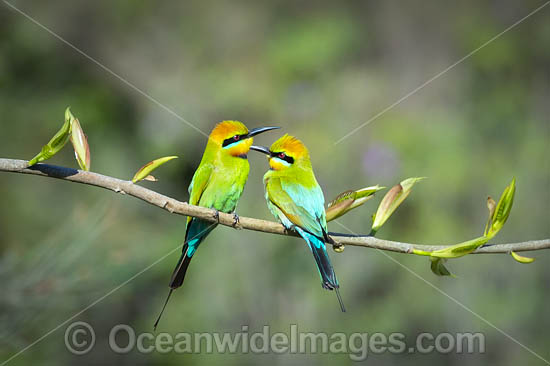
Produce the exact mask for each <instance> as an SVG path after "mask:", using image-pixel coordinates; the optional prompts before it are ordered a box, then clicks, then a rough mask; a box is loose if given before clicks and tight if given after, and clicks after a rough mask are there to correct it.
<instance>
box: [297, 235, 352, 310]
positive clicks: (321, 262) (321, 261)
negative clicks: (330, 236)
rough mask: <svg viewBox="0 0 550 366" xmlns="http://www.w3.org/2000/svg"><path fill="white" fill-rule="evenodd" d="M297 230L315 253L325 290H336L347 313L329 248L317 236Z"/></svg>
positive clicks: (342, 307) (339, 300)
mask: <svg viewBox="0 0 550 366" xmlns="http://www.w3.org/2000/svg"><path fill="white" fill-rule="evenodd" d="M296 230H297V231H298V233H299V234H300V236H301V237H302V238H304V240H305V241H306V242H307V244H308V246H309V249H310V250H311V252H312V253H313V258H315V263H317V270H318V271H319V275H320V276H321V282H322V285H323V288H326V289H327V290H336V295H337V297H338V302H339V303H340V307H341V309H342V311H343V312H345V311H346V309H345V307H344V304H343V302H342V298H341V297H340V292H339V291H338V288H339V287H340V285H339V284H338V280H337V279H336V274H335V273H334V269H333V268H332V264H331V263H330V258H329V256H328V253H327V247H326V245H325V243H324V242H323V241H322V240H321V239H319V238H318V237H317V236H315V235H313V234H311V233H309V232H307V231H305V230H303V229H302V228H299V227H296Z"/></svg>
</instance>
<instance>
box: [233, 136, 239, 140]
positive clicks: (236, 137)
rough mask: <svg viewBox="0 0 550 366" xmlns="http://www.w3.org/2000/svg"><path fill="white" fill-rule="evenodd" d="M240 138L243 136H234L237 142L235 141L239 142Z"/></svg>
mask: <svg viewBox="0 0 550 366" xmlns="http://www.w3.org/2000/svg"><path fill="white" fill-rule="evenodd" d="M240 138H241V136H239V135H235V136H233V140H235V141H239V139H240Z"/></svg>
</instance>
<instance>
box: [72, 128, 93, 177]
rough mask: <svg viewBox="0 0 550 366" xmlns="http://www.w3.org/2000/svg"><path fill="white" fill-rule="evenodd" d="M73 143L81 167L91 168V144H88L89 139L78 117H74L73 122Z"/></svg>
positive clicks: (84, 168)
mask: <svg viewBox="0 0 550 366" xmlns="http://www.w3.org/2000/svg"><path fill="white" fill-rule="evenodd" d="M71 143H72V144H73V148H74V156H75V158H76V161H77V162H78V165H79V166H80V169H82V170H86V171H89V170H90V146H89V145H88V139H87V138H86V135H85V134H84V131H83V130H82V127H81V126H80V122H79V121H78V118H74V119H72V123H71Z"/></svg>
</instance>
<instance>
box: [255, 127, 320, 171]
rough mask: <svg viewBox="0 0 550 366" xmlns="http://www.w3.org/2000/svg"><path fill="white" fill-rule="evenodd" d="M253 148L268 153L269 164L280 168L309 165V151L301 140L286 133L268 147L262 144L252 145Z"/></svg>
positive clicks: (276, 168) (274, 167)
mask: <svg viewBox="0 0 550 366" xmlns="http://www.w3.org/2000/svg"><path fill="white" fill-rule="evenodd" d="M251 148H252V149H253V150H256V151H259V152H262V153H264V154H267V155H268V158H269V166H270V168H271V169H273V170H281V169H285V168H289V167H292V166H304V165H306V166H311V163H310V161H309V152H308V150H307V148H306V147H305V145H304V144H303V143H302V141H300V140H298V139H297V138H296V137H294V136H290V135H288V134H286V135H284V136H283V137H281V138H280V139H278V140H277V141H275V142H274V143H273V145H271V147H270V148H269V149H268V148H267V147H263V146H252V147H251Z"/></svg>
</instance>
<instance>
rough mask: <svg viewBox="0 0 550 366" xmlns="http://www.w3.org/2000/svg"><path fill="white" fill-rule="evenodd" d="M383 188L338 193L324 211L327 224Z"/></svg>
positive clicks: (373, 187) (377, 186)
mask: <svg viewBox="0 0 550 366" xmlns="http://www.w3.org/2000/svg"><path fill="white" fill-rule="evenodd" d="M384 188H385V187H380V186H379V185H376V186H372V187H366V188H362V189H359V190H357V191H345V192H343V193H340V194H339V195H338V196H337V197H336V198H335V199H334V200H332V201H331V202H330V203H329V204H328V207H327V209H326V210H325V213H326V218H327V222H329V221H332V220H334V219H336V218H338V217H340V216H342V215H344V214H345V213H347V212H348V211H350V210H352V209H354V208H356V207H359V206H361V205H362V204H363V203H365V202H367V201H368V200H369V199H371V198H372V197H374V194H375V193H376V192H378V191H380V190H382V189H384Z"/></svg>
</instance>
